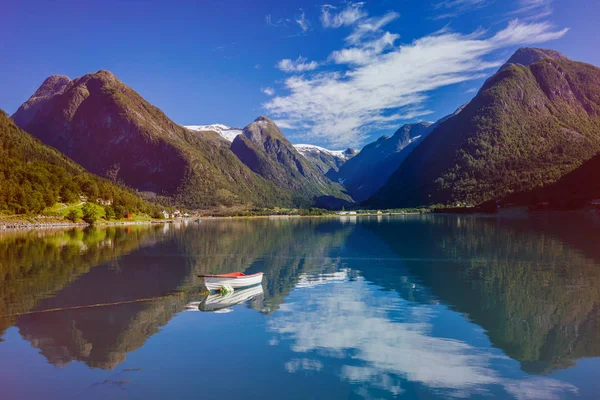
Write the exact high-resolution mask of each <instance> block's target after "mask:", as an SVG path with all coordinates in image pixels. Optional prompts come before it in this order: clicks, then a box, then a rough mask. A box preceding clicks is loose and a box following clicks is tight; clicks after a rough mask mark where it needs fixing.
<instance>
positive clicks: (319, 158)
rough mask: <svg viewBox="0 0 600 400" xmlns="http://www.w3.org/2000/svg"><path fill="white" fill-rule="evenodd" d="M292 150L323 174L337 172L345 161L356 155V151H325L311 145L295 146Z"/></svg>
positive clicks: (348, 149)
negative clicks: (296, 151)
mask: <svg viewBox="0 0 600 400" xmlns="http://www.w3.org/2000/svg"><path fill="white" fill-rule="evenodd" d="M294 148H295V149H296V150H298V152H299V153H300V154H302V155H303V156H304V158H306V159H307V160H308V161H309V162H311V163H313V164H314V165H315V166H316V167H317V168H318V169H319V171H321V172H322V173H323V174H327V173H328V172H330V171H335V172H337V171H338V170H339V169H340V167H341V166H342V165H343V164H344V163H345V162H346V161H348V160H349V159H351V158H352V157H354V156H355V155H357V154H358V150H356V149H351V148H347V149H346V150H327V149H324V148H323V147H319V146H315V145H313V144H295V145H294Z"/></svg>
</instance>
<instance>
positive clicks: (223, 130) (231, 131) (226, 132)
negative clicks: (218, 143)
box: [185, 124, 242, 142]
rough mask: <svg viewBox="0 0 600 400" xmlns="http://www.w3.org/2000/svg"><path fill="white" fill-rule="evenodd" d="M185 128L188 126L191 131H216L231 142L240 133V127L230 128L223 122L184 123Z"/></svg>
mask: <svg viewBox="0 0 600 400" xmlns="http://www.w3.org/2000/svg"><path fill="white" fill-rule="evenodd" d="M185 128H188V129H190V130H192V131H197V132H201V131H213V132H217V133H218V134H219V135H221V137H222V138H223V139H225V140H227V141H229V142H233V139H235V137H236V136H237V135H239V134H241V133H242V130H241V129H240V128H232V127H230V126H227V125H223V124H212V125H185Z"/></svg>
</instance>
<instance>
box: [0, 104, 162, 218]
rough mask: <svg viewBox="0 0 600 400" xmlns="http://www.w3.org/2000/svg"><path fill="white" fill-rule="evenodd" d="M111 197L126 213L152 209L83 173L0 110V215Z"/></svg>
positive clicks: (129, 194) (116, 187)
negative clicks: (84, 198)
mask: <svg viewBox="0 0 600 400" xmlns="http://www.w3.org/2000/svg"><path fill="white" fill-rule="evenodd" d="M80 194H82V195H85V196H87V198H88V199H90V200H92V201H95V200H96V198H102V199H106V200H107V199H110V198H113V200H114V203H115V205H121V206H123V207H125V208H127V209H128V210H129V211H132V212H136V211H144V212H150V211H152V209H153V208H155V206H153V205H151V204H149V203H147V202H145V201H143V200H142V199H141V198H140V197H139V196H137V195H136V194H135V193H133V192H132V191H130V190H128V189H125V188H123V187H120V186H118V185H115V184H113V183H111V182H109V181H108V180H106V179H102V178H99V177H97V176H94V175H92V174H90V173H88V172H86V171H85V170H84V169H83V168H81V167H80V166H79V165H77V164H76V163H74V162H73V161H72V160H70V159H68V158H67V157H65V156H64V155H62V154H61V153H59V152H58V151H56V150H55V149H52V148H50V147H48V146H46V145H44V144H43V143H41V142H40V141H39V140H37V139H35V138H33V137H32V136H31V135H29V134H28V133H27V132H24V131H23V130H21V129H19V128H18V127H17V126H16V125H15V124H14V122H13V121H12V120H11V119H9V118H8V116H7V115H6V114H5V113H4V111H2V110H0V213H2V212H4V213H8V214H23V213H39V212H41V211H42V210H44V208H46V207H49V206H52V205H54V204H55V203H56V202H57V201H59V200H60V201H79V195H80Z"/></svg>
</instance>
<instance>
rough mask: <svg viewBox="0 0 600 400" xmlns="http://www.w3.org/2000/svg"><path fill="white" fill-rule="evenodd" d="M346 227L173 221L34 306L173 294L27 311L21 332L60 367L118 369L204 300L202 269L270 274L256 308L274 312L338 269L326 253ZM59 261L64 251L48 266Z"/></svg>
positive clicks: (338, 242)
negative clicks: (292, 293) (309, 282)
mask: <svg viewBox="0 0 600 400" xmlns="http://www.w3.org/2000/svg"><path fill="white" fill-rule="evenodd" d="M161 232H162V231H161ZM347 233H348V229H347V228H343V229H340V227H339V226H336V225H335V224H332V223H330V222H326V221H316V220H302V221H268V220H259V221H248V220H240V221H219V222H214V223H213V222H209V223H203V224H201V225H196V226H192V227H189V228H188V229H174V227H169V228H167V229H166V231H165V232H164V233H161V235H160V238H159V239H160V240H155V242H154V243H153V245H151V246H145V247H140V248H138V249H136V250H133V251H131V252H129V253H128V254H126V255H123V256H121V257H118V258H117V259H116V260H115V261H112V262H111V263H105V264H101V265H98V266H96V267H94V268H93V269H91V270H89V265H90V264H87V266H86V267H82V268H83V269H84V272H87V273H85V274H83V275H81V274H80V275H79V276H78V277H77V279H75V277H73V278H72V279H71V280H70V281H69V282H71V281H72V283H71V284H69V285H68V286H66V287H64V286H65V285H62V286H61V288H62V290H59V291H58V292H57V293H56V294H55V295H54V296H52V297H48V298H44V299H42V300H40V301H39V302H38V304H37V305H36V306H35V308H34V310H45V309H52V308H64V307H73V306H78V305H86V304H98V303H108V302H122V301H129V300H134V299H140V298H151V297H159V296H165V295H169V294H175V295H174V296H172V297H170V298H167V299H163V300H159V301H150V302H143V303H131V304H125V305H118V306H109V307H99V308H93V309H77V310H68V311H60V312H52V313H35V314H30V315H24V316H21V317H19V318H18V320H17V326H18V327H19V330H20V332H21V334H22V335H23V337H24V338H26V339H27V340H29V341H30V342H31V343H32V345H33V346H34V347H37V348H39V349H40V351H41V353H42V354H43V355H44V356H46V357H47V358H48V359H49V360H50V362H52V363H54V364H56V365H62V364H64V363H68V362H70V361H73V360H79V361H82V362H85V363H86V364H88V365H89V366H91V367H96V368H106V369H110V368H114V367H115V366H116V365H118V364H119V363H121V362H122V361H123V360H124V359H125V357H126V354H127V353H128V352H131V351H133V350H135V349H137V348H139V347H141V346H142V345H143V344H144V343H145V342H146V340H147V339H148V338H149V337H150V336H152V335H153V334H155V333H156V332H158V331H159V329H160V327H161V326H163V325H165V324H166V323H167V322H168V321H169V320H170V319H171V318H172V317H173V316H174V315H175V314H176V313H178V312H180V311H183V310H184V309H185V305H186V304H187V303H188V302H190V301H194V300H196V301H197V300H200V299H201V296H200V294H199V293H200V291H201V289H202V288H201V281H200V280H199V278H198V277H197V276H198V274H200V273H207V272H211V273H223V272H231V271H236V270H240V271H245V270H251V269H253V268H259V269H260V270H262V271H264V272H265V281H264V282H263V286H264V288H265V295H264V297H259V298H256V299H253V300H251V301H250V306H251V307H252V308H255V309H257V310H259V311H261V312H270V311H272V310H274V309H276V308H277V307H278V306H279V304H280V303H281V302H282V301H283V298H284V297H285V296H286V294H287V292H288V291H289V290H290V289H291V288H292V287H293V286H294V284H295V282H296V280H297V279H298V275H299V274H301V273H307V272H311V271H313V272H322V271H324V270H327V269H328V268H329V269H331V270H332V271H333V270H335V268H336V263H334V262H331V260H328V259H327V253H328V251H329V250H330V249H331V248H332V247H335V246H339V245H341V244H342V243H343V242H344V239H345V236H346V235H347ZM138 245H139V244H138ZM121 254H123V253H121ZM59 261H60V257H58V259H56V260H55V261H54V262H50V263H49V265H48V266H47V268H52V267H53V266H55V265H56V264H57V263H58V262H59ZM85 268H87V269H85ZM88 270H89V272H88ZM48 273H50V272H48ZM59 289H60V288H59Z"/></svg>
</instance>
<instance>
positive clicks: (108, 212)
mask: <svg viewBox="0 0 600 400" xmlns="http://www.w3.org/2000/svg"><path fill="white" fill-rule="evenodd" d="M104 215H105V216H106V219H107V220H110V219H115V216H116V215H115V210H114V209H113V208H112V207H111V206H106V207H104Z"/></svg>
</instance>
